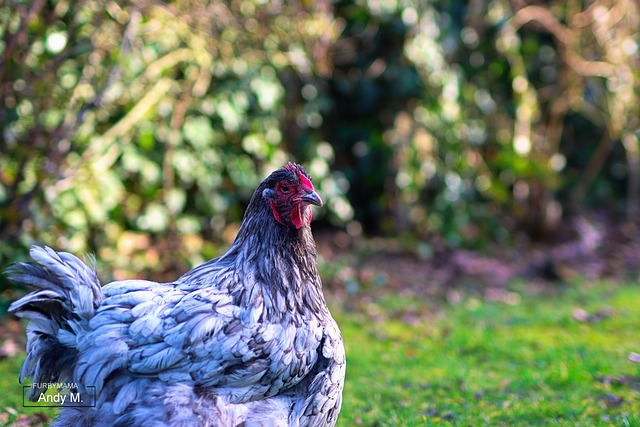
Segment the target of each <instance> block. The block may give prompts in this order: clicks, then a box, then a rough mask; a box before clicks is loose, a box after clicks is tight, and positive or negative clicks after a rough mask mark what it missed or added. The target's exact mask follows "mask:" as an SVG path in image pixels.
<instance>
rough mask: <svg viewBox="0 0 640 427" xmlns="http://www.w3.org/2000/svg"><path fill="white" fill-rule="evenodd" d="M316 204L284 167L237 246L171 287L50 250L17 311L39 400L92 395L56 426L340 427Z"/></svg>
mask: <svg viewBox="0 0 640 427" xmlns="http://www.w3.org/2000/svg"><path fill="white" fill-rule="evenodd" d="M310 205H318V206H321V205H322V200H321V199H320V197H319V196H318V194H317V193H316V192H315V190H314V187H313V184H312V183H311V179H310V177H309V175H308V174H307V172H306V171H305V170H304V169H303V168H302V167H301V166H299V165H296V164H291V163H290V164H288V165H287V166H285V167H284V168H282V169H279V170H277V171H275V172H273V173H272V174H271V175H270V176H269V177H268V178H266V179H265V180H264V181H263V182H262V183H261V184H260V186H259V187H258V189H257V190H256V192H255V193H254V195H253V197H252V199H251V202H250V203H249V206H248V208H247V211H246V213H245V215H244V218H243V221H242V225H241V227H240V230H239V231H238V235H237V237H236V239H235V241H234V243H233V245H232V246H231V248H230V249H229V250H228V251H227V252H226V253H225V254H224V255H222V256H221V257H219V258H216V259H213V260H211V261H208V262H206V263H204V264H202V265H200V266H198V267H196V268H194V269H193V270H191V271H190V272H188V273H186V274H185V275H184V276H182V277H180V278H179V279H178V280H176V281H175V282H173V283H155V282H150V281H145V280H123V281H116V282H112V283H109V284H107V285H105V286H104V287H101V285H100V282H99V281H98V279H97V277H96V273H95V268H94V267H93V266H87V265H86V264H84V263H83V262H81V261H80V260H79V259H78V258H76V257H75V256H73V255H71V254H69V253H64V252H55V251H53V250H52V249H50V248H47V247H44V248H42V247H33V248H32V250H31V256H32V257H33V258H34V259H35V260H36V261H37V262H36V263H18V264H15V265H14V266H13V268H12V271H11V278H12V280H14V281H16V282H18V283H22V284H25V285H28V286H30V287H33V288H36V290H35V291H34V292H32V293H30V294H28V295H26V296H25V297H23V298H22V299H20V300H18V301H16V302H15V303H13V305H12V306H11V308H10V310H11V311H12V312H14V313H16V314H17V315H18V316H21V317H24V318H27V319H29V320H30V323H29V326H28V329H27V337H28V343H27V353H28V355H27V359H26V360H25V362H24V365H23V367H22V371H21V373H20V381H22V380H23V379H24V378H25V377H30V378H31V379H32V380H33V382H34V383H36V387H34V388H33V389H32V398H37V396H38V395H39V393H40V392H41V391H43V390H44V389H46V387H47V386H48V385H49V386H50V384H51V383H67V384H75V385H77V387H78V390H77V391H78V394H82V393H85V395H89V394H93V393H95V396H96V401H95V406H94V407H69V406H67V407H63V409H62V410H61V412H60V415H59V417H58V419H57V420H56V422H55V423H54V426H72V425H73V426H114V425H118V426H167V425H171V426H211V427H227V426H229V427H232V426H233V427H235V426H244V427H252V426H299V427H302V426H333V425H334V424H335V422H336V419H337V417H338V413H339V412H340V405H341V401H342V387H343V383H344V375H345V366H346V365H345V354H344V347H343V342H342V337H341V334H340V330H339V329H338V326H337V324H336V322H335V321H334V320H333V318H332V317H331V314H330V313H329V310H328V309H327V305H326V303H325V300H324V297H323V294H322V283H321V281H320V277H319V275H318V271H317V269H316V256H317V254H316V248H315V243H314V240H313V237H312V235H311V229H310V227H309V223H310V222H311V206H310Z"/></svg>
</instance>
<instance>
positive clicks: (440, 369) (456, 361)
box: [0, 283, 640, 427]
mask: <svg viewBox="0 0 640 427" xmlns="http://www.w3.org/2000/svg"><path fill="white" fill-rule="evenodd" d="M522 289H526V287H522ZM519 294H520V299H519V301H514V302H517V303H516V304H514V305H509V304H505V303H489V302H485V301H483V300H481V299H479V298H473V297H463V298H462V300H461V301H460V302H459V303H456V304H449V303H442V304H433V302H432V303H430V304H429V306H430V307H432V308H430V309H426V308H425V307H426V302H425V301H423V300H420V299H417V298H410V297H402V296H398V295H387V296H385V297H380V298H379V299H375V300H373V301H370V302H367V303H363V305H362V306H361V309H358V310H355V311H353V312H346V311H344V310H340V309H339V307H336V308H334V310H333V311H334V312H335V314H336V316H335V317H336V318H337V320H338V322H339V324H340V327H341V329H342V331H343V334H344V337H345V343H346V347H347V355H348V368H347V381H346V385H345V392H344V404H343V410H342V413H341V415H340V420H339V424H338V425H339V427H348V426H354V425H356V426H357V425H363V426H379V427H383V426H403V427H404V426H407V427H411V426H425V425H427V426H428V425H451V426H502V425H504V426H513V425H518V426H529V425H530V426H539V425H550V426H610V425H611V426H625V425H629V426H640V416H639V415H637V414H639V413H640V403H639V402H640V365H638V364H636V363H633V362H631V361H630V360H629V355H630V354H631V353H633V352H636V353H640V333H639V332H638V331H639V329H640V328H639V327H640V308H638V307H640V286H637V285H636V286H632V285H628V286H617V285H608V284H601V285H597V286H589V285H588V284H584V283H583V284H581V285H580V286H578V285H572V286H566V287H564V288H560V289H558V290H556V291H549V292H546V293H545V294H544V295H541V296H527V295H526V294H525V293H524V292H520V293H519ZM434 307H437V308H436V309H434ZM576 310H583V313H586V314H588V315H589V316H592V317H590V318H588V319H584V320H579V319H577V318H576V317H579V316H576V314H575V313H576ZM407 313H410V316H408V315H407ZM22 358H23V356H22V355H20V356H17V357H14V358H11V359H5V360H3V361H2V362H0V391H1V393H0V413H3V412H5V413H8V415H9V416H8V418H6V419H8V420H9V421H13V420H15V419H16V416H17V415H16V414H33V413H36V412H45V411H46V412H45V413H47V414H48V415H50V416H51V415H53V414H54V413H55V412H54V410H43V409H41V408H23V407H22V394H21V393H22V386H21V385H20V384H19V383H18V381H17V376H18V372H19V368H20V363H21V361H22ZM6 408H10V409H9V410H7V409H6ZM6 419H5V420H6ZM0 424H2V422H0Z"/></svg>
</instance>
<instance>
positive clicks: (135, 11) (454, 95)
mask: <svg viewBox="0 0 640 427" xmlns="http://www.w3.org/2000/svg"><path fill="white" fill-rule="evenodd" d="M639 20H640V5H639V4H638V3H637V2H635V1H633V0H620V1H615V2H612V1H600V0H598V1H589V2H586V1H585V2H583V1H577V0H572V1H569V2H560V1H556V2H553V1H552V2H547V3H545V5H528V4H527V3H525V2H510V1H506V0H473V1H470V2H462V1H459V0H442V1H426V0H423V1H418V2H415V1H411V2H410V1H406V0H388V1H378V0H366V1H357V2H354V1H346V0H345V1H338V2H335V3H334V2H329V1H328V0H323V1H317V2H308V1H303V2H279V1H275V2H264V1H258V0H231V1H218V0H214V1H210V2H204V1H188V0H183V1H173V2H160V1H143V0H138V1H130V2H121V1H107V0H92V1H82V2H72V1H70V0H48V1H44V0H32V1H26V0H24V1H18V0H9V1H5V2H2V3H0V39H1V41H0V58H1V62H0V128H1V130H2V132H1V133H0V147H1V152H0V236H2V238H1V239H0V264H6V263H7V262H9V261H10V260H13V259H16V258H20V257H24V256H25V254H26V248H27V247H28V246H29V245H31V244H32V243H45V244H49V245H52V246H55V247H57V248H63V249H66V250H70V251H74V252H86V251H89V252H96V253H97V255H98V259H100V260H101V262H104V263H105V264H108V265H109V266H110V267H109V269H108V271H110V272H113V274H114V276H115V277H123V276H129V275H131V274H132V272H136V273H137V274H139V275H142V276H149V275H151V274H153V275H154V277H156V278H162V277H163V276H164V275H165V273H166V276H167V277H174V276H175V270H176V269H182V270H183V269H185V268H187V267H188V266H189V265H192V264H197V263H199V262H201V261H203V260H204V259H205V258H208V257H212V256H214V255H216V254H217V253H219V252H220V247H219V245H221V244H224V245H226V244H228V242H229V241H230V240H231V239H232V238H233V236H234V234H235V230H236V229H237V227H238V223H239V221H240V219H241V215H242V212H243V207H244V205H245V204H246V203H247V202H248V200H249V197H250V196H251V192H252V191H253V189H254V188H255V186H256V185H257V184H258V182H259V181H260V180H261V178H263V177H264V176H265V175H266V174H268V173H269V172H270V171H271V170H273V169H275V168H277V167H279V166H281V165H282V164H283V163H284V162H286V161H287V160H290V159H295V160H298V161H301V162H303V163H305V164H306V165H307V166H308V169H309V170H310V172H311V174H312V175H313V177H314V179H315V183H316V185H317V186H318V187H319V188H320V191H321V192H322V193H323V196H324V197H325V199H326V200H327V201H328V203H327V206H328V209H326V210H323V211H322V213H321V214H322V215H325V216H324V219H325V220H326V221H327V222H329V223H332V224H334V225H336V226H340V227H345V228H346V230H347V231H348V232H349V233H351V234H352V235H354V236H359V235H360V234H361V233H362V232H368V233H383V234H395V235H398V234H404V235H406V236H410V238H411V239H412V240H413V241H416V242H418V241H420V240H424V239H427V238H429V237H430V236H434V235H436V236H442V238H443V240H444V242H445V243H446V244H447V245H450V246H453V247H457V246H472V247H473V246H475V247H483V246H485V245H486V244H487V243H489V242H496V241H497V242H500V243H513V242H511V238H512V236H513V231H514V230H517V229H524V230H526V231H527V232H528V235H529V236H530V237H532V238H545V237H546V236H549V235H553V233H554V232H555V230H556V229H557V227H558V226H559V224H560V220H561V218H562V217H563V215H566V214H570V213H572V212H577V211H579V210H580V209H583V208H585V207H594V206H613V207H615V208H618V209H619V210H623V209H626V211H627V213H628V215H629V217H630V218H637V217H638V215H637V213H638V207H639V204H640V202H639V200H638V197H639V194H640V189H639V186H640V153H639V152H640V149H639V142H638V138H639V133H640V132H639V129H640V124H639V119H638V117H639V113H640V111H638V109H639V105H638V91H639V87H640V84H639V78H640V75H639V71H638V70H640V53H639V52H638V43H639V42H640V40H639V37H640V36H639V28H640V25H639Z"/></svg>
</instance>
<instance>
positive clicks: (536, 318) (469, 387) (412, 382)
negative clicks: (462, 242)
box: [337, 285, 640, 427]
mask: <svg viewBox="0 0 640 427" xmlns="http://www.w3.org/2000/svg"><path fill="white" fill-rule="evenodd" d="M400 299H401V298H400V297H398V296H394V297H392V298H390V299H387V298H382V299H381V300H379V301H376V302H375V303H374V304H377V306H378V307H377V308H378V309H377V310H373V311H374V312H377V313H380V316H381V318H380V319H376V318H375V317H374V318H371V316H364V315H354V314H340V315H339V316H337V317H338V321H339V323H340V325H341V328H342V330H343V333H344V336H345V342H346V346H347V357H348V368H347V382H346V386H345V393H344V407H343V411H342V414H341V418H340V422H339V426H342V427H345V426H351V425H365V426H424V425H455V426H468V425H473V426H479V425H536V426H537V425H567V426H574V425H583V426H593V425H640V417H639V416H638V415H637V414H638V412H639V410H640V404H639V397H640V392H639V389H640V377H639V374H640V366H639V365H637V364H634V363H632V362H630V361H629V359H628V356H629V354H630V353H631V352H640V334H639V333H638V327H639V326H640V309H638V307H640V287H633V286H626V287H619V288H618V287H610V286H605V285H600V286H597V287H593V288H589V289H586V290H582V291H580V290H579V288H578V287H568V288H566V289H564V290H561V291H558V292H554V294H553V295H545V296H540V297H527V296H522V297H521V300H520V302H519V303H518V304H515V305H507V304H504V303H486V302H483V301H480V300H478V299H473V298H469V299H467V300H463V301H461V302H460V303H459V304H457V305H453V306H451V305H449V306H447V307H444V308H443V309H442V310H439V311H438V312H437V313H436V314H430V313H429V312H425V313H424V315H423V317H422V318H421V319H420V320H419V321H418V322H415V321H414V322H412V323H413V324H412V325H408V324H405V323H404V322H401V321H400V320H397V319H394V318H385V317H384V313H387V312H388V311H389V310H388V309H390V308H391V309H393V308H394V307H395V308H397V307H398V302H399V300H400ZM416 304H417V302H416V300H415V299H407V300H406V305H407V306H408V307H412V306H415V305H416ZM577 308H579V309H582V310H584V311H586V312H587V313H598V312H599V311H601V312H604V313H606V315H605V316H604V317H603V318H596V319H595V320H593V319H592V320H591V321H579V320H577V319H575V318H574V314H573V313H574V310H575V309H577ZM415 323H417V324H415Z"/></svg>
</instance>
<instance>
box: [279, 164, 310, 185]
mask: <svg viewBox="0 0 640 427" xmlns="http://www.w3.org/2000/svg"><path fill="white" fill-rule="evenodd" d="M285 169H287V170H289V171H292V172H295V173H297V174H298V177H299V178H300V186H301V187H302V189H303V190H305V191H314V188H313V184H312V183H311V180H310V179H309V178H307V176H306V175H305V174H304V173H303V172H302V170H301V169H300V167H299V166H298V165H296V164H294V163H287V165H286V166H285Z"/></svg>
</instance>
